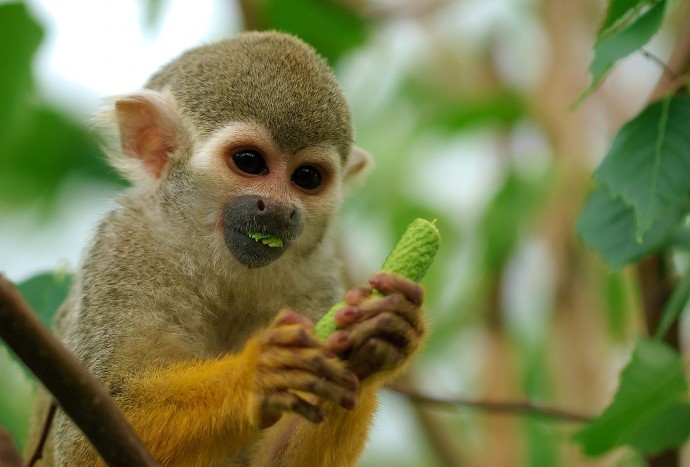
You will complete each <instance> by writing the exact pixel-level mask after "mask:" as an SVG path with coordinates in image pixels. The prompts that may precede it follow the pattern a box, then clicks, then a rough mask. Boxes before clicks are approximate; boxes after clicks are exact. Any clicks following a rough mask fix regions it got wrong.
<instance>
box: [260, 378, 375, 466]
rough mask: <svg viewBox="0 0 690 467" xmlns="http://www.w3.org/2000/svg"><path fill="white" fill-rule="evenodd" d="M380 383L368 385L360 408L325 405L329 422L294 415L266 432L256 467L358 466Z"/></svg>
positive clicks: (359, 397)
mask: <svg viewBox="0 0 690 467" xmlns="http://www.w3.org/2000/svg"><path fill="white" fill-rule="evenodd" d="M379 387H380V386H379V385H377V384H364V385H363V387H362V388H361V390H360V391H359V394H358V399H359V400H358V403H357V407H356V408H355V409H354V410H345V409H343V408H341V407H338V406H336V405H334V404H330V403H328V404H327V403H323V409H324V413H325V415H326V420H325V421H324V422H322V423H319V424H314V423H310V422H308V421H306V420H304V419H303V418H301V417H299V416H297V415H294V414H290V415H287V414H286V415H283V417H282V418H281V420H280V421H279V422H278V423H277V424H276V425H274V426H273V427H271V428H270V429H269V430H266V433H265V436H264V438H263V439H262V441H261V443H260V447H259V448H258V450H257V454H256V455H255V457H254V458H253V459H252V464H251V465H252V466H253V467H259V466H261V467H269V466H271V467H277V466H280V467H303V466H305V465H318V466H319V467H345V466H354V465H356V464H357V460H358V459H359V457H360V456H361V454H362V451H363V450H364V445H365V443H366V441H367V437H368V435H369V430H370V428H371V424H372V422H373V419H374V415H375V413H376V408H377V405H378V401H377V392H378V389H379Z"/></svg>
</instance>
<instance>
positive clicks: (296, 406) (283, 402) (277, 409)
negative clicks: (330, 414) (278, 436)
mask: <svg viewBox="0 0 690 467" xmlns="http://www.w3.org/2000/svg"><path fill="white" fill-rule="evenodd" d="M262 405H263V411H264V413H265V414H267V415H266V418H274V417H273V414H275V413H281V412H294V413H296V414H298V415H301V416H302V417H304V418H306V419H307V420H309V421H310V422H312V423H321V422H323V421H324V420H325V419H326V416H325V415H324V413H323V411H322V410H321V409H320V408H318V407H317V406H315V405H313V404H310V403H309V402H307V401H305V400H304V399H302V398H301V397H299V396H298V395H296V394H294V393H291V392H288V391H280V392H274V393H271V394H268V395H267V396H266V397H265V398H264V402H263V404H262Z"/></svg>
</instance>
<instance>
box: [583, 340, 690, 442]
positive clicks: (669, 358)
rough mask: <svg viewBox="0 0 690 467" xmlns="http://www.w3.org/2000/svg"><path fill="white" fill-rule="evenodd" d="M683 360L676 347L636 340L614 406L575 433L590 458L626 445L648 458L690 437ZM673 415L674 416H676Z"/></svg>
mask: <svg viewBox="0 0 690 467" xmlns="http://www.w3.org/2000/svg"><path fill="white" fill-rule="evenodd" d="M687 390H688V385H687V381H686V379H685V372H684V369H683V361H682V359H681V357H680V356H679V355H678V354H677V353H676V351H674V350H673V349H672V348H670V347H669V346H667V345H666V344H664V343H662V342H658V341H655V340H650V339H641V340H640V341H638V343H637V345H636V347H635V349H634V351H633V354H632V359H631V361H630V363H628V365H627V366H626V367H625V369H624V370H623V372H622V373H621V381H620V385H619V387H618V390H617V391H616V395H615V397H614V399H613V402H612V403H611V405H609V406H608V407H607V408H606V409H605V410H604V412H603V413H602V414H601V416H599V417H598V418H597V419H595V420H594V421H592V422H591V423H589V424H588V425H587V426H586V427H584V428H583V429H581V430H580V431H578V432H577V433H576V434H575V440H576V441H577V442H578V443H580V444H581V445H582V448H583V450H584V451H585V452H586V453H587V454H589V455H601V454H604V453H606V452H608V451H610V450H611V449H613V448H615V447H617V446H622V445H628V446H631V447H633V448H634V449H637V450H639V451H641V452H644V453H647V454H654V453H658V452H661V451H663V450H665V449H668V448H672V447H676V446H680V445H681V444H683V442H684V441H685V440H686V439H687V438H688V436H690V404H688V403H687ZM674 414H675V415H674Z"/></svg>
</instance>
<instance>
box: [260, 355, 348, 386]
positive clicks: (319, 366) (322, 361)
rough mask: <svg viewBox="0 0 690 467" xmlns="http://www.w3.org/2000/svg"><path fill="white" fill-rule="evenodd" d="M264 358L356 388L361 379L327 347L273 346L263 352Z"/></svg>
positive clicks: (279, 367)
mask: <svg viewBox="0 0 690 467" xmlns="http://www.w3.org/2000/svg"><path fill="white" fill-rule="evenodd" d="M261 357H262V359H265V361H267V362H269V363H268V364H267V365H270V366H271V367H272V368H276V369H298V370H307V371H309V372H311V373H312V374H314V375H315V376H317V377H321V378H325V379H328V380H330V381H333V382H334V383H336V384H338V385H340V386H342V387H344V388H347V389H350V390H355V389H357V387H358V386H359V381H358V379H357V376H355V374H354V373H352V372H351V371H349V370H348V369H346V368H345V365H344V364H343V362H342V361H341V360H340V359H338V358H337V357H336V354H335V353H333V352H331V351H330V350H327V349H312V348H306V349H294V348H291V349H280V348H272V349H269V350H267V351H265V352H264V353H263V354H262V356H261Z"/></svg>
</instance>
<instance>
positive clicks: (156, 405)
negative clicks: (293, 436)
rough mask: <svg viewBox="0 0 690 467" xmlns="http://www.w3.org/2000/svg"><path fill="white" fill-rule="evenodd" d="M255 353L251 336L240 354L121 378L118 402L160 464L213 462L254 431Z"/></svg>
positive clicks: (256, 415) (256, 420) (256, 422)
mask: <svg viewBox="0 0 690 467" xmlns="http://www.w3.org/2000/svg"><path fill="white" fill-rule="evenodd" d="M258 354H259V346H258V344H257V343H256V341H255V340H254V339H251V340H250V341H249V342H248V343H247V345H246V346H245V348H244V350H243V351H242V352H241V353H240V354H236V355H228V356H226V357H223V358H220V359H213V360H192V361H186V362H180V363H175V364H172V365H170V366H167V367H164V368H161V369H155V370H151V371H148V372H144V373H143V374H141V375H139V376H136V377H134V378H132V379H131V380H129V381H128V382H127V383H126V385H125V388H124V391H123V393H122V394H121V395H120V396H118V398H117V400H118V403H119V404H120V406H121V408H122V410H123V412H124V413H125V415H126V416H127V418H128V419H129V421H130V422H131V424H132V426H133V427H134V429H135V431H136V432H137V433H138V434H139V436H140V437H141V439H142V441H143V442H144V444H145V445H146V446H147V447H148V448H149V449H150V451H151V452H152V454H153V456H154V457H155V458H156V459H157V460H158V461H159V462H161V463H162V464H163V465H180V466H182V465H184V466H196V465H198V466H207V465H212V464H214V463H215V461H217V460H218V459H221V458H223V457H224V456H226V455H228V454H231V453H237V452H239V451H240V449H241V448H242V447H243V446H244V445H245V444H246V443H247V442H248V441H249V440H251V438H252V437H254V436H256V435H257V434H258V432H259V427H258V425H259V412H258V402H257V400H256V394H255V392H254V381H255V373H256V360H257V356H258Z"/></svg>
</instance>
